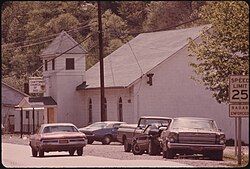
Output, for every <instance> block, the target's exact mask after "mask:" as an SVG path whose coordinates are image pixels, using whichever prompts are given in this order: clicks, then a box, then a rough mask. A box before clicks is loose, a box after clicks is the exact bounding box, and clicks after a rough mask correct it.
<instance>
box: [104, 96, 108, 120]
mask: <svg viewBox="0 0 250 169" xmlns="http://www.w3.org/2000/svg"><path fill="white" fill-rule="evenodd" d="M104 112H105V114H106V115H107V99H106V98H104ZM107 116H108V115H107Z"/></svg>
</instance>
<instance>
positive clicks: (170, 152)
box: [165, 148, 175, 159]
mask: <svg viewBox="0 0 250 169" xmlns="http://www.w3.org/2000/svg"><path fill="white" fill-rule="evenodd" d="M165 153H166V158H167V159H173V158H174V156H175V153H174V150H171V149H169V148H167V151H166V152H165Z"/></svg>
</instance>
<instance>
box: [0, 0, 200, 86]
mask: <svg viewBox="0 0 250 169" xmlns="http://www.w3.org/2000/svg"><path fill="white" fill-rule="evenodd" d="M204 4H205V1H202V2H196V1H195V2H192V1H152V2H151V1H109V2H105V1H104V2H102V22H103V31H104V35H103V36H104V56H107V55H108V54H110V53H111V52H113V51H114V50H115V49H117V48H118V47H120V46H121V45H122V44H124V43H126V42H127V41H128V40H130V39H132V38H133V37H135V36H136V35H138V34H139V33H140V32H143V31H153V30H158V29H165V30H167V29H175V25H179V24H181V23H184V22H187V21H190V20H192V19H194V18H196V17H197V15H192V13H194V12H195V11H196V10H197V9H199V8H200V7H201V6H202V5H204ZM1 8H2V9H1V14H2V22H1V28H2V29H1V37H2V39H1V40H2V44H1V47H2V56H1V59H2V79H3V80H4V81H7V82H8V83H11V84H12V85H14V86H16V87H18V88H19V89H21V90H22V88H23V85H22V84H23V82H24V81H25V80H27V78H28V77H29V76H31V74H32V73H34V72H35V70H36V69H37V68H39V66H41V61H40V57H39V54H40V53H41V50H42V49H44V48H46V46H47V45H48V44H49V43H51V41H52V40H53V39H54V38H55V37H56V36H57V35H58V34H59V33H60V32H61V31H62V30H65V31H67V33H68V34H69V35H71V36H72V37H73V38H74V39H75V40H76V41H77V42H80V41H82V40H83V39H84V38H86V37H87V36H88V35H91V37H90V38H89V39H87V40H86V41H84V42H83V43H82V44H81V45H82V46H83V47H84V48H85V49H86V50H87V51H88V55H87V63H86V64H87V68H90V67H91V66H92V65H93V64H95V63H96V62H98V58H99V55H98V51H99V50H98V47H99V46H98V33H97V30H98V28H97V26H98V23H97V3H96V2H95V1H89V2H88V1H47V2H46V1H20V2H18V1H7V2H5V3H3V4H2V6H1ZM190 25H191V24H183V25H182V26H190ZM130 32H133V34H127V33H130Z"/></svg>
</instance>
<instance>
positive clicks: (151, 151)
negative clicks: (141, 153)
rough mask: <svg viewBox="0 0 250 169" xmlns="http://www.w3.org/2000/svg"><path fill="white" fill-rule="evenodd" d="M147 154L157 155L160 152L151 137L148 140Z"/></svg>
mask: <svg viewBox="0 0 250 169" xmlns="http://www.w3.org/2000/svg"><path fill="white" fill-rule="evenodd" d="M148 154H149V155H159V154H160V147H159V146H158V145H156V144H155V143H154V141H153V140H152V139H150V140H149V144H148Z"/></svg>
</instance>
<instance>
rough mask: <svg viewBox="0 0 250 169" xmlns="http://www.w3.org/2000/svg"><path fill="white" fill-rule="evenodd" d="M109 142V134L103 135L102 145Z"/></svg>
mask: <svg viewBox="0 0 250 169" xmlns="http://www.w3.org/2000/svg"><path fill="white" fill-rule="evenodd" d="M110 143H111V136H109V135H106V136H104V137H103V139H102V144H103V145H108V144H110Z"/></svg>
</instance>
